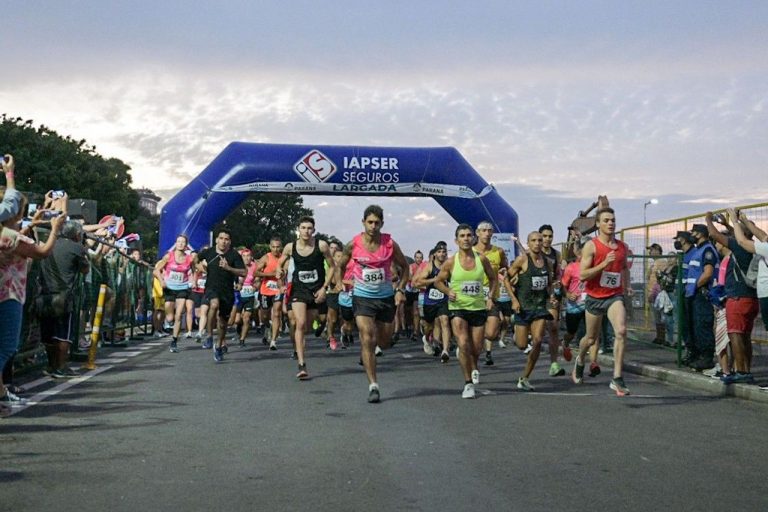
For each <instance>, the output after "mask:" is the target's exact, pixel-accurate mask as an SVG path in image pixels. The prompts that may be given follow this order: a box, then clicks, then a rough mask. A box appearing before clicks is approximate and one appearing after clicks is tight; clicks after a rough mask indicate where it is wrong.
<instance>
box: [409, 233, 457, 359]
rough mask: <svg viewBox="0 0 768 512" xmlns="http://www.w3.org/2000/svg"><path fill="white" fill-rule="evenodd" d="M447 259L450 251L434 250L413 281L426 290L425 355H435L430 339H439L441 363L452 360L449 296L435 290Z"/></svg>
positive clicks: (440, 248)
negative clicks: (450, 353)
mask: <svg viewBox="0 0 768 512" xmlns="http://www.w3.org/2000/svg"><path fill="white" fill-rule="evenodd" d="M447 258H448V251H447V250H446V248H445V247H443V246H438V247H436V248H434V249H432V250H431V251H430V253H429V262H428V263H427V264H426V265H425V266H422V268H421V270H420V271H419V273H418V274H417V275H416V276H415V277H414V278H413V279H412V282H413V285H414V286H415V287H416V288H423V289H424V305H423V309H424V319H423V322H424V334H423V335H422V337H421V340H422V343H423V345H424V353H425V354H427V355H433V348H432V343H433V342H432V341H430V338H431V339H432V340H434V339H435V338H438V339H439V340H440V341H442V345H441V346H442V351H441V353H440V362H441V363H447V362H448V361H449V360H450V355H449V353H448V351H449V349H450V347H451V325H450V320H449V318H448V296H447V295H446V294H445V293H443V292H441V291H440V290H438V289H437V288H435V280H436V279H437V275H438V274H439V273H440V268H441V267H442V266H443V264H444V263H445V260H446V259H447ZM435 322H437V325H435ZM436 327H437V329H436ZM434 333H436V334H434Z"/></svg>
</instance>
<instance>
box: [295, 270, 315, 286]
mask: <svg viewBox="0 0 768 512" xmlns="http://www.w3.org/2000/svg"><path fill="white" fill-rule="evenodd" d="M299 281H301V282H302V283H316V282H317V270H299Z"/></svg>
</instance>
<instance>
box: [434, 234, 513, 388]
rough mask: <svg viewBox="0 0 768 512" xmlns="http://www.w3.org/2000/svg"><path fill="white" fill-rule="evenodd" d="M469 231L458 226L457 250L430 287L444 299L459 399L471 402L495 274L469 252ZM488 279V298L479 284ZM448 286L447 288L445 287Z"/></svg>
mask: <svg viewBox="0 0 768 512" xmlns="http://www.w3.org/2000/svg"><path fill="white" fill-rule="evenodd" d="M472 238H473V236H472V227H471V226H470V225H469V224H459V226H458V227H457V228H456V245H458V247H459V250H458V252H457V253H456V254H454V255H453V256H451V257H450V258H448V259H447V260H446V261H445V263H443V266H442V267H441V269H440V272H439V273H438V274H437V279H435V282H434V286H435V288H437V289H438V290H439V291H441V292H443V293H444V294H445V295H447V296H448V301H449V302H448V310H449V311H450V316H451V329H452V330H453V334H454V335H455V336H456V339H457V341H458V343H459V363H460V364H461V369H462V372H463V374H464V391H463V392H462V394H461V397H462V398H475V396H476V395H475V386H476V385H477V384H479V383H480V371H479V370H478V369H477V360H478V359H479V357H480V352H481V351H482V349H483V338H484V335H485V325H486V321H487V317H488V311H490V310H491V309H492V308H493V299H492V298H491V297H494V296H495V295H496V293H497V288H498V281H497V280H496V276H497V275H498V272H497V271H494V269H493V267H492V266H491V263H490V262H489V261H488V258H486V257H485V256H483V255H482V254H480V253H478V252H476V251H475V250H473V248H472ZM486 278H487V279H488V296H487V297H486V296H485V292H484V290H483V286H482V283H483V282H484V281H485V279H486ZM448 282H450V286H449V285H448V284H447V283H448Z"/></svg>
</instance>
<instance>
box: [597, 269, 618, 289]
mask: <svg viewBox="0 0 768 512" xmlns="http://www.w3.org/2000/svg"><path fill="white" fill-rule="evenodd" d="M600 286H602V287H603V288H618V287H620V286H621V272H606V271H603V273H602V274H600Z"/></svg>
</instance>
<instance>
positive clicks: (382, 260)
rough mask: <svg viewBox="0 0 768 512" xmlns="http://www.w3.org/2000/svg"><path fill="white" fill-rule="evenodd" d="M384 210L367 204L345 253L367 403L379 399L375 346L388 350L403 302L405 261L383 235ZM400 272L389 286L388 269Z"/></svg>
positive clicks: (406, 278) (397, 247)
mask: <svg viewBox="0 0 768 512" xmlns="http://www.w3.org/2000/svg"><path fill="white" fill-rule="evenodd" d="M383 225H384V210H383V209H382V208H381V206H378V205H370V206H368V207H367V208H366V209H365V212H364V213H363V229H364V231H363V232H362V233H360V234H358V235H356V236H355V238H354V239H353V240H352V242H350V243H349V244H348V245H347V247H346V248H345V250H344V254H345V258H344V261H343V263H344V265H345V268H346V264H347V262H348V261H351V262H352V263H353V267H352V269H353V277H354V283H355V284H354V292H353V298H352V300H353V304H354V311H355V321H356V322H357V329H358V331H359V332H360V346H361V349H362V355H361V359H362V361H363V365H364V366H365V373H366V375H367V376H368V402H369V403H378V402H379V401H380V399H381V396H380V391H379V384H378V382H377V380H376V356H375V355H374V354H375V349H376V347H388V346H389V344H390V342H391V340H392V331H393V327H394V326H393V321H394V319H395V308H396V305H397V304H400V303H402V302H404V301H405V289H404V287H405V283H407V282H408V278H409V275H408V261H407V260H406V259H405V256H403V253H402V251H401V250H400V246H399V245H397V242H395V241H394V240H393V239H392V237H391V236H390V235H389V234H388V233H382V232H381V228H382V226H383ZM393 263H394V264H395V265H396V266H397V267H398V270H399V271H400V281H399V282H398V283H397V285H396V287H393V286H392V275H391V272H392V270H391V267H392V264H393Z"/></svg>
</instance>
